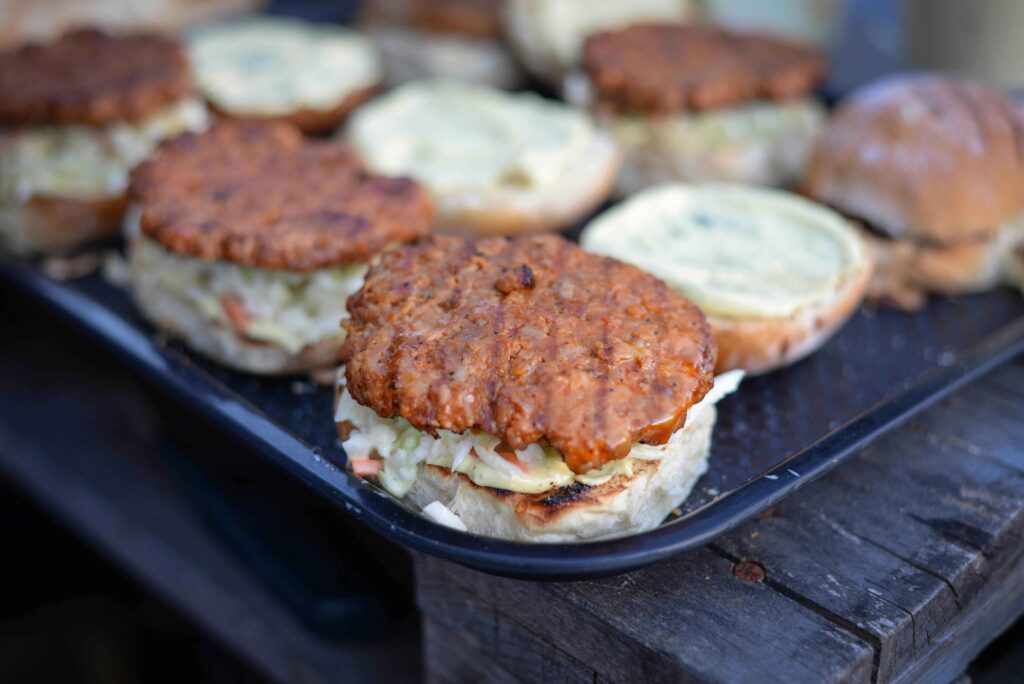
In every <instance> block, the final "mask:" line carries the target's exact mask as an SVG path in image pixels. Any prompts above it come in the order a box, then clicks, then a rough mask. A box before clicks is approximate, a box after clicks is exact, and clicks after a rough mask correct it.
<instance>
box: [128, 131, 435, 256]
mask: <svg viewBox="0 0 1024 684" xmlns="http://www.w3.org/2000/svg"><path fill="white" fill-rule="evenodd" d="M130 192H131V195H132V197H133V198H134V199H135V200H136V201H139V202H140V203H141V205H142V208H143V211H142V217H141V226H142V231H143V233H144V234H145V235H146V236H148V237H149V238H151V239H153V240H155V241H156V242H158V243H160V244H161V245H162V246H163V247H164V248H166V249H168V250H170V251H172V252H175V253H177V254H182V255H186V256H192V257H197V258H200V259H205V260H221V261H229V262H233V263H236V264H239V265H242V266H250V267H259V268H268V269H284V270H289V271H299V272H306V271H312V270H315V269H319V268H328V267H332V266H340V265H344V264H348V263H357V262H365V261H367V260H369V259H370V258H371V257H373V256H374V255H375V254H377V253H378V252H380V251H381V250H382V249H384V248H385V247H387V246H389V245H392V244H395V243H404V242H409V241H412V240H415V239H417V238H419V237H422V236H424V235H426V234H427V233H428V232H429V230H430V227H431V224H432V221H433V203H432V201H431V199H430V196H429V194H428V193H427V192H426V191H425V190H423V189H421V188H420V187H419V186H418V185H417V184H416V183H415V182H414V181H412V180H411V179H409V178H386V177H383V176H377V175H374V174H372V173H370V172H369V171H368V170H367V169H366V168H365V167H364V166H363V164H362V162H361V161H360V160H359V158H358V157H357V156H356V154H355V153H354V152H353V151H352V150H351V149H350V148H349V147H348V146H346V145H345V144H343V143H340V142H337V141H325V140H310V139H306V138H303V137H302V135H301V133H300V132H299V131H298V130H297V129H296V128H294V127H293V126H290V125H287V124H283V123H265V122H260V123H257V122H229V123H221V124H218V125H217V126H215V127H214V128H212V129H211V130H209V131H207V132H206V133H201V134H194V133H186V134H184V135H182V136H179V137H178V138H175V139H174V140H172V141H170V142H168V143H165V144H163V145H162V146H161V147H160V149H159V150H158V153H157V156H156V157H155V158H154V159H152V160H150V161H148V162H145V163H144V164H142V165H141V166H139V167H138V168H137V169H136V170H135V171H134V172H133V173H132V179H131V187H130Z"/></svg>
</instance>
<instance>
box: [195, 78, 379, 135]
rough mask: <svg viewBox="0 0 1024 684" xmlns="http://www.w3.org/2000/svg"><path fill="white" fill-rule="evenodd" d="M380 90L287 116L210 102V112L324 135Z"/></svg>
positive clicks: (363, 91)
mask: <svg viewBox="0 0 1024 684" xmlns="http://www.w3.org/2000/svg"><path fill="white" fill-rule="evenodd" d="M379 90H380V86H379V85H375V86H370V87H369V88H361V89H359V90H356V91H353V92H351V93H349V94H348V95H347V96H345V99H344V100H342V101H341V102H339V103H338V104H336V105H335V106H333V107H330V108H329V109H297V110H295V111H293V112H290V113H288V114H281V115H276V116H257V115H249V114H244V113H241V112H229V111H226V110H224V109H221V108H220V107H218V106H217V105H216V104H215V103H213V102H210V103H209V106H210V111H212V112H213V113H214V114H216V115H217V116H218V117H220V118H222V119H233V120H236V121H273V122H282V123H288V124H291V125H293V126H295V127H296V128H298V129H299V130H301V131H302V132H303V133H307V134H309V135H324V134H327V133H330V132H331V131H333V130H334V129H335V128H337V127H338V126H339V125H340V124H341V122H342V121H344V120H345V118H346V117H348V115H349V114H350V113H351V112H352V110H354V109H355V108H356V107H358V106H359V105H361V104H363V103H364V102H366V101H367V100H369V99H370V98H372V97H373V96H374V95H376V94H377V92H378V91H379Z"/></svg>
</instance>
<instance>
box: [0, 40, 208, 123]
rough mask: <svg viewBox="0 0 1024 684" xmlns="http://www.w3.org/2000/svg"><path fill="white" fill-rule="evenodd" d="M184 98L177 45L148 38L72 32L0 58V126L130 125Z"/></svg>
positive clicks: (184, 64) (186, 87) (188, 84)
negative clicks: (127, 122) (114, 123)
mask: <svg viewBox="0 0 1024 684" xmlns="http://www.w3.org/2000/svg"><path fill="white" fill-rule="evenodd" d="M191 92H192V79H191V75H190V72H189V66H188V60H187V58H186V56H185V53H184V50H183V49H182V47H181V45H180V44H179V43H178V42H177V41H175V40H173V39H171V38H166V37H163V36H159V35H155V34H142V33H138V34H124V35H113V34H109V33H105V32H103V31H100V30H97V29H79V30H76V31H71V32H68V33H65V34H64V35H63V36H61V37H60V38H58V39H57V40H55V41H53V42H51V43H45V44H44V43H29V44H26V45H23V46H22V47H20V48H16V49H12V50H8V51H5V52H2V53H0V124H4V125H12V126H17V125H32V124H72V123H78V124H88V125H104V124H109V123H113V122H118V121H131V120H137V119H141V118H144V117H145V116H147V115H149V114H152V113H154V112H156V111H158V110H160V109H162V108H164V107H167V106H168V105H170V104H172V103H174V102H176V101H177V100H180V99H181V98H183V97H185V96H187V95H189V94H190V93H191Z"/></svg>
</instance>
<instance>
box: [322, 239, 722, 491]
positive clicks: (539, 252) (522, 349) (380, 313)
mask: <svg viewBox="0 0 1024 684" xmlns="http://www.w3.org/2000/svg"><path fill="white" fill-rule="evenodd" d="M348 309H349V312H350V313H351V316H352V318H351V320H350V321H347V322H346V324H345V325H346V327H347V328H348V339H347V340H346V341H345V344H344V345H343V347H342V350H341V359H342V362H343V363H344V364H345V377H346V383H347V387H348V390H349V392H350V393H351V395H352V397H353V398H354V399H355V400H356V401H357V402H359V403H360V404H363V405H364V406H368V407H370V408H372V409H373V410H374V411H376V412H377V414H378V415H380V416H382V417H388V418H391V417H396V416H401V417H402V418H405V419H406V420H408V421H409V423H411V424H412V425H413V426H414V427H415V428H417V429H420V430H424V431H427V432H431V433H434V432H435V431H436V430H439V429H446V430H451V431H453V432H463V431H465V430H483V431H485V432H488V433H490V434H494V435H497V436H498V437H500V438H501V439H502V440H503V441H504V442H505V443H506V444H507V445H508V446H509V447H511V448H512V449H523V448H525V447H526V446H528V445H529V444H532V443H540V444H550V445H551V446H553V447H554V448H555V449H557V450H558V451H559V452H561V454H562V455H563V457H564V458H565V461H566V464H567V465H568V466H569V468H570V469H572V470H573V471H574V472H576V473H584V472H587V471H589V470H591V469H593V468H597V467H600V466H601V465H602V464H603V463H606V462H607V461H610V460H613V459H617V458H621V457H623V456H625V455H626V454H627V453H628V452H629V450H630V448H631V447H632V446H633V444H634V443H636V442H638V441H641V442H645V443H650V444H662V443H664V442H666V441H667V440H668V438H669V437H670V436H671V435H672V433H673V432H675V431H676V430H677V429H679V428H681V427H682V426H683V423H684V421H685V419H686V412H687V410H688V409H689V407H690V406H691V405H693V404H694V403H695V402H697V401H699V400H700V399H701V398H702V397H703V396H704V395H705V394H706V393H707V391H708V389H709V388H710V387H711V385H712V383H713V376H712V368H713V366H714V357H715V347H714V342H713V341H712V338H711V332H710V328H709V327H708V325H707V323H706V322H705V320H704V316H703V315H702V314H701V312H700V311H699V310H698V309H697V307H696V306H694V305H693V304H692V303H691V302H689V301H688V300H686V299H685V298H683V297H682V296H681V295H678V294H676V293H675V292H673V291H672V290H671V289H669V288H668V286H666V285H665V284H664V283H662V282H661V281H660V280H657V279H656V278H654V277H652V276H650V275H647V274H645V273H643V272H642V271H640V270H639V269H637V268H634V267H632V266H629V265H627V264H624V263H622V262H620V261H617V260H615V259H610V258H607V257H600V256H596V255H593V254H589V253H587V252H584V251H583V250H582V249H580V248H579V247H577V246H576V245H574V244H572V243H570V242H568V241H567V240H565V239H563V238H561V237H558V236H555V235H545V236H537V237H531V238H517V239H504V238H495V239H487V240H461V239H458V238H451V237H434V238H431V239H429V240H426V241H423V242H421V243H418V244H416V245H412V246H408V247H404V248H401V249H396V250H392V251H389V252H386V253H384V254H383V255H382V256H381V258H380V260H379V262H378V263H377V264H376V265H374V266H372V267H371V269H370V271H369V273H368V274H367V276H366V283H365V285H364V287H363V289H362V290H360V291H359V292H358V293H357V294H355V295H354V296H353V297H351V298H350V299H349V303H348Z"/></svg>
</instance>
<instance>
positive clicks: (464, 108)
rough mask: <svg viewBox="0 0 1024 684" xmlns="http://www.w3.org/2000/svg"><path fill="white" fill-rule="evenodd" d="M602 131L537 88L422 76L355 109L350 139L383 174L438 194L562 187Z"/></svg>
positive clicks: (374, 167) (372, 166)
mask: <svg viewBox="0 0 1024 684" xmlns="http://www.w3.org/2000/svg"><path fill="white" fill-rule="evenodd" d="M595 135H597V131H596V129H595V127H594V126H593V123H592V122H591V120H590V119H589V117H588V116H587V115H586V114H584V113H582V112H579V111H577V110H574V109H572V108H570V107H567V106H565V105H563V104H561V103H558V102H553V101H551V100H546V99H544V98H541V97H539V96H537V95H533V94H526V93H521V94H511V93H506V92H503V91H499V90H493V89H490V88H485V87H480V86H472V85H469V84H460V83H455V82H446V81H417V82H413V83H410V84H408V85H405V86H402V87H401V88H399V89H398V90H395V91H393V92H392V93H391V94H389V95H386V96H384V97H381V98H378V99H377V100H376V101H374V102H371V103H370V104H368V105H366V106H364V107H362V108H361V109H360V110H359V111H357V112H356V113H355V115H354V116H353V118H352V121H351V124H350V127H349V137H350V138H351V140H352V142H353V144H354V145H355V146H356V148H357V149H358V150H359V152H360V154H361V155H362V157H363V158H364V159H365V160H366V163H367V164H368V165H369V166H370V167H371V168H372V169H373V170H374V171H376V172H378V173H383V174H387V175H409V176H412V177H414V178H415V179H416V180H418V181H420V182H421V183H423V184H424V185H426V186H427V187H429V188H430V189H431V190H432V191H433V192H434V193H437V194H439V195H442V196H443V195H446V194H449V193H457V192H464V191H475V192H487V191H489V190H492V189H500V188H505V189H517V188H521V189H523V190H530V189H544V188H549V187H552V186H555V185H557V184H558V183H559V182H560V181H562V180H563V179H564V178H565V177H566V176H567V174H569V173H571V172H572V169H574V168H577V165H578V163H579V160H580V159H581V158H582V157H583V155H584V154H585V153H586V152H587V150H588V148H589V146H590V144H591V142H592V140H593V138H594V136H595Z"/></svg>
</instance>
